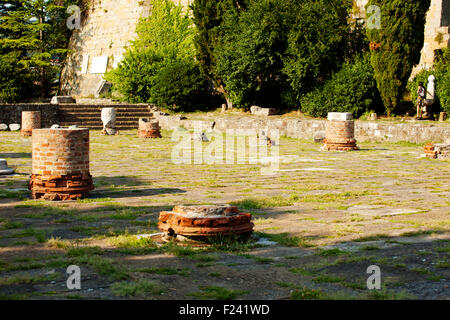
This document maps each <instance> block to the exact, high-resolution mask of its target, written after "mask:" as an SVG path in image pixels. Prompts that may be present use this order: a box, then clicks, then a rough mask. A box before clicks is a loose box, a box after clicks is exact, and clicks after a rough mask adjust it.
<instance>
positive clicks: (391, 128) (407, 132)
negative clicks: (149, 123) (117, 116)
mask: <svg viewBox="0 0 450 320" xmlns="http://www.w3.org/2000/svg"><path fill="white" fill-rule="evenodd" d="M158 120H159V124H160V126H161V128H162V129H165V130H173V129H176V128H178V127H184V128H186V129H189V130H192V129H194V128H195V127H196V126H198V127H200V128H201V129H202V130H208V129H211V128H214V129H216V130H220V131H223V132H225V131H226V130H227V129H252V128H255V129H257V130H265V131H266V132H270V130H271V129H277V130H279V133H280V135H281V136H286V137H289V138H295V139H313V137H314V134H315V133H317V132H318V131H323V132H325V124H326V122H327V120H297V119H276V118H274V119H271V118H257V117H240V118H239V119H235V118H233V119H232V118H228V119H227V118H217V119H214V121H205V120H202V121H200V120H199V121H197V120H180V119H179V117H173V116H160V117H158ZM355 138H356V140H357V141H387V142H400V141H407V142H412V143H425V142H428V141H433V142H444V141H445V140H446V139H449V138H450V124H448V123H436V124H425V123H420V122H404V123H389V122H378V121H355Z"/></svg>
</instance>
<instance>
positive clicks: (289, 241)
mask: <svg viewBox="0 0 450 320" xmlns="http://www.w3.org/2000/svg"><path fill="white" fill-rule="evenodd" d="M257 234H258V235H259V236H261V237H264V238H268V239H269V240H271V241H275V242H277V243H279V244H281V245H283V246H288V247H301V248H309V247H312V246H313V245H312V244H310V243H308V241H307V240H305V239H304V238H302V237H298V236H294V237H292V236H289V234H288V233H279V234H272V233H264V232H257Z"/></svg>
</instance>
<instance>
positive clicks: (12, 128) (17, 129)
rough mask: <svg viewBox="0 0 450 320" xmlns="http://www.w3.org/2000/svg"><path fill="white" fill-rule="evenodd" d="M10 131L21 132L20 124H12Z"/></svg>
mask: <svg viewBox="0 0 450 320" xmlns="http://www.w3.org/2000/svg"><path fill="white" fill-rule="evenodd" d="M9 130H11V131H19V130H20V124H18V123H11V124H10V125H9Z"/></svg>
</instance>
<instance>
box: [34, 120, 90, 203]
mask: <svg viewBox="0 0 450 320" xmlns="http://www.w3.org/2000/svg"><path fill="white" fill-rule="evenodd" d="M32 144H33V147H32V149H33V153H32V175H31V179H30V183H29V186H28V187H29V189H30V190H31V195H32V198H33V199H46V200H72V199H78V198H82V197H84V196H86V195H87V193H88V192H89V191H91V190H93V189H94V185H93V182H92V176H91V175H90V173H89V129H81V128H77V129H35V130H33V141H32Z"/></svg>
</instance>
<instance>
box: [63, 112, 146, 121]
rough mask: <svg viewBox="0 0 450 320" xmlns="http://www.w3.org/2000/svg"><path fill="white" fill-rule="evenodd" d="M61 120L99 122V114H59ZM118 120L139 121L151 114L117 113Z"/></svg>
mask: <svg viewBox="0 0 450 320" xmlns="http://www.w3.org/2000/svg"><path fill="white" fill-rule="evenodd" d="M60 118H61V119H63V120H64V119H66V118H80V119H99V120H101V116H100V114H85V113H80V114H77V113H68V114H61V115H60ZM120 118H127V119H129V118H133V119H139V118H151V114H148V113H119V114H117V115H116V119H120Z"/></svg>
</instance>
